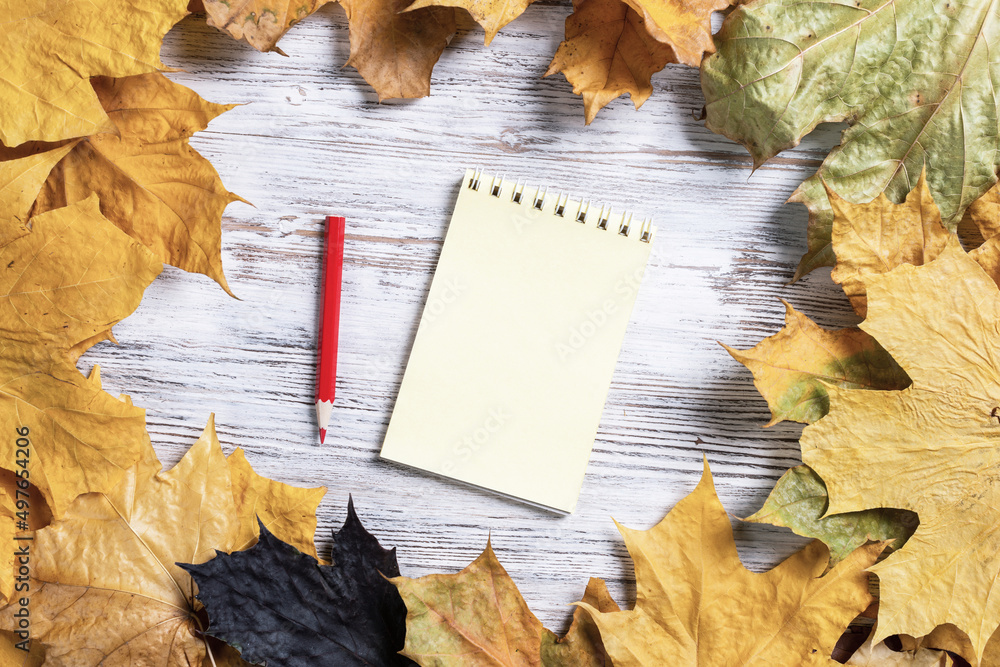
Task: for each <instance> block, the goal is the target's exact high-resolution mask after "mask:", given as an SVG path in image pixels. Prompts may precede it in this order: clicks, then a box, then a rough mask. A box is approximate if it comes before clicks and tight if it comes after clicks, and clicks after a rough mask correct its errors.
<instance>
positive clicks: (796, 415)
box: [723, 301, 910, 426]
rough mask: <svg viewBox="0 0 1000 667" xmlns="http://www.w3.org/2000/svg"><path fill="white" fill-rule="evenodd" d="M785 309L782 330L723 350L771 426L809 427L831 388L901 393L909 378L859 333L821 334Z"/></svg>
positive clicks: (822, 331)
mask: <svg viewBox="0 0 1000 667" xmlns="http://www.w3.org/2000/svg"><path fill="white" fill-rule="evenodd" d="M782 303H784V304H785V327H784V328H783V329H782V330H781V331H779V332H778V333H776V334H775V335H773V336H771V337H769V338H765V339H764V340H762V341H761V342H760V343H758V344H757V345H756V346H754V347H753V348H751V349H749V350H737V349H734V348H731V347H729V346H728V345H723V347H724V348H726V351H727V352H729V354H731V355H732V356H733V358H734V359H736V361H738V362H740V363H741V364H743V365H744V366H746V367H747V368H748V369H750V372H751V373H753V382H754V385H755V386H756V387H757V390H758V391H759V392H760V394H761V396H763V397H764V399H765V400H766V401H767V405H768V407H769V408H770V409H771V421H769V422H768V423H767V424H765V426H773V425H774V424H777V423H778V422H780V421H782V420H785V419H790V420H792V421H797V422H804V423H807V424H808V423H812V422H814V421H816V420H817V419H819V418H820V417H822V416H823V415H825V414H826V412H827V409H828V408H829V404H830V399H829V397H828V395H827V387H828V386H829V385H830V384H831V383H832V384H836V385H838V386H841V387H854V388H857V389H903V388H904V387H906V386H907V385H909V384H910V379H909V378H908V377H907V376H906V373H904V372H903V369H901V368H900V367H899V365H898V364H897V363H896V362H895V361H893V359H892V357H891V356H889V353H888V352H886V351H885V350H884V349H882V346H881V345H879V344H878V342H876V341H875V339H874V338H872V337H871V336H869V335H868V334H866V333H865V332H864V331H861V330H859V329H839V330H837V331H827V330H826V329H823V328H821V327H819V326H818V325H816V323H815V322H813V321H812V320H810V319H809V318H808V317H806V316H805V315H803V314H802V313H800V312H798V311H797V310H795V309H794V308H792V306H791V304H790V303H788V302H787V301H782Z"/></svg>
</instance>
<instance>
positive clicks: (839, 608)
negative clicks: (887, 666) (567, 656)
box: [581, 461, 884, 667]
mask: <svg viewBox="0 0 1000 667" xmlns="http://www.w3.org/2000/svg"><path fill="white" fill-rule="evenodd" d="M619 530H620V531H621V533H622V535H623V536H624V538H625V546H626V547H628V551H629V555H630V556H631V557H632V561H633V562H634V563H635V576H636V587H637V589H638V591H637V598H636V603H635V608H633V609H632V610H630V611H621V612H611V613H605V612H601V611H600V610H598V609H595V608H594V607H593V606H591V605H588V604H586V603H581V606H582V607H583V608H584V609H586V610H587V611H588V612H590V614H591V616H592V617H593V619H594V621H595V623H596V624H597V627H598V629H599V630H600V633H601V639H602V640H603V642H604V647H605V649H606V650H607V652H608V655H610V656H611V660H612V661H613V663H614V665H615V667H661V666H662V665H704V666H706V667H708V666H716V665H717V666H718V667H730V666H731V665H745V666H747V667H751V666H758V665H759V666H760V667H772V666H773V665H829V664H836V663H833V661H832V660H830V658H829V656H830V654H831V653H832V651H833V648H834V645H835V644H836V643H837V639H838V638H839V637H840V635H841V633H842V632H843V631H844V629H846V627H847V625H848V624H849V623H850V622H851V620H852V619H854V617H855V616H856V615H857V614H858V613H859V612H861V611H862V610H864V609H865V607H867V606H868V604H869V603H870V602H871V599H872V598H871V596H870V594H869V593H868V575H867V573H865V572H864V569H865V568H866V567H868V566H870V565H871V564H872V563H874V562H875V559H876V558H877V557H878V555H879V553H880V552H881V551H882V549H883V547H884V543H877V542H876V543H871V544H868V545H865V546H863V547H861V548H860V549H858V550H856V551H855V552H854V553H853V554H851V555H850V556H848V557H847V558H846V559H845V560H844V561H843V562H841V563H840V564H839V565H837V566H836V567H834V568H833V569H832V570H830V571H829V572H827V573H826V574H825V575H823V572H824V571H825V570H826V568H827V564H828V556H829V552H828V551H827V548H826V547H825V546H823V544H822V543H820V542H818V541H817V542H813V543H811V544H810V545H808V546H807V547H806V548H805V549H803V550H802V551H800V552H798V553H797V554H795V555H793V556H791V557H789V558H788V559H786V560H785V561H784V562H782V563H781V564H779V565H778V566H777V567H775V568H774V569H773V570H770V571H769V572H765V573H761V574H758V573H755V572H750V571H749V570H747V569H746V568H744V567H743V565H742V563H740V559H739V555H738V554H737V552H736V544H735V542H734V541H733V531H732V527H731V526H730V524H729V517H728V515H727V514H726V511H725V510H724V509H723V508H722V504H721V503H720V502H719V499H718V497H717V496H716V494H715V486H714V484H713V483H712V474H711V472H710V471H709V469H708V463H707V461H706V463H705V472H704V474H703V475H702V479H701V482H700V483H699V484H698V486H697V488H695V490H694V491H693V492H692V493H691V494H690V495H689V496H687V497H686V498H685V499H683V500H681V501H680V502H679V503H677V505H676V506H675V507H674V508H673V509H672V510H671V511H670V513H669V514H667V516H666V517H665V518H664V519H663V520H662V521H661V522H660V523H659V524H657V525H656V526H654V527H653V528H651V529H650V530H648V531H638V530H632V529H629V528H625V527H624V526H620V525H619ZM821 575H823V576H821Z"/></svg>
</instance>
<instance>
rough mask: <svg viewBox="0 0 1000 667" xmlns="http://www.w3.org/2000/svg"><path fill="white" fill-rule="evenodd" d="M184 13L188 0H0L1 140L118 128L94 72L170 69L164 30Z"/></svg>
mask: <svg viewBox="0 0 1000 667" xmlns="http://www.w3.org/2000/svg"><path fill="white" fill-rule="evenodd" d="M185 14H187V0H88V1H87V2H77V1H76V0H0V16H2V17H3V19H0V62H3V63H4V67H3V71H2V73H0V81H2V82H3V83H4V84H5V85H4V99H3V104H0V143H2V144H4V145H5V146H17V145H19V144H22V143H24V142H26V141H61V140H63V139H71V138H73V137H83V136H88V135H93V134H98V133H103V132H112V133H113V132H114V131H115V126H114V124H113V123H112V122H111V121H110V119H109V118H108V116H107V114H105V112H104V110H103V109H102V108H101V105H100V103H99V101H98V99H97V96H96V95H95V94H94V90H93V88H92V87H91V85H90V77H92V76H114V77H122V76H131V75H134V74H144V73H146V72H155V71H157V70H162V69H165V66H164V65H163V63H162V62H160V45H161V43H162V41H163V36H164V35H165V34H167V31H169V30H170V28H171V27H173V25H174V24H175V23H177V22H178V21H180V20H181V19H182V18H184V16H185ZM110 17H114V20H109V18H110Z"/></svg>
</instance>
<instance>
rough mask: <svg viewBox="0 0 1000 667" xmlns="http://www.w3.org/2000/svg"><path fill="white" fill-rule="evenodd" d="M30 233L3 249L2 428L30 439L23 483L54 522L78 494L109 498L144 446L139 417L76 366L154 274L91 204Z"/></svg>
mask: <svg viewBox="0 0 1000 667" xmlns="http://www.w3.org/2000/svg"><path fill="white" fill-rule="evenodd" d="M7 224H15V223H11V222H8V223H7ZM31 225H32V228H31V231H30V232H29V233H26V234H24V235H22V236H19V237H17V238H16V239H14V240H13V241H10V242H9V243H7V244H6V245H5V246H3V247H0V264H2V265H3V266H5V267H6V268H7V270H6V271H4V272H3V273H0V330H2V331H3V338H2V341H0V428H2V429H3V430H4V432H6V433H14V432H15V429H28V431H29V435H28V436H27V437H28V438H29V440H30V443H31V448H32V452H33V456H32V457H31V458H30V459H29V465H28V471H29V473H30V481H31V483H32V484H35V485H36V486H37V487H38V488H39V489H40V490H41V492H42V493H43V494H44V496H45V499H46V501H47V502H48V504H49V506H50V507H51V508H52V511H53V513H54V514H55V515H57V516H59V515H62V514H63V513H64V512H65V511H66V509H67V508H68V507H69V504H70V502H72V500H73V499H74V498H75V497H76V496H78V495H79V494H81V493H87V492H90V491H110V490H111V489H113V488H115V487H116V486H117V485H118V484H119V483H120V481H121V479H122V476H123V474H124V470H125V469H126V468H128V467H129V466H130V465H132V464H134V463H135V461H136V460H137V459H138V457H139V456H140V453H141V451H142V448H143V446H148V442H149V440H148V436H147V435H146V428H145V417H144V411H143V410H140V409H138V408H135V407H134V406H132V405H131V404H130V403H126V402H123V401H119V400H117V399H115V398H113V397H112V396H110V395H108V394H106V393H104V391H103V390H102V389H101V388H100V383H99V382H94V381H91V380H87V379H86V378H84V377H83V376H82V375H81V374H80V372H79V371H78V370H77V369H76V361H77V359H78V358H79V356H80V355H81V354H82V353H83V352H84V351H85V350H86V349H87V348H88V347H90V346H91V345H93V344H94V343H96V342H97V341H100V340H104V339H106V338H110V336H111V327H112V326H113V325H114V324H116V323H117V322H118V321H119V320H121V319H122V318H124V317H126V316H128V315H129V314H130V313H131V312H132V311H133V310H134V309H135V308H136V306H138V304H139V300H140V299H141V298H142V293H143V290H145V288H146V286H147V285H149V283H150V282H152V280H153V279H154V278H155V277H156V276H157V274H159V272H160V269H161V265H160V263H159V262H158V261H156V258H155V257H153V255H152V254H151V253H150V252H149V250H147V249H146V248H145V247H143V246H142V245H141V244H139V243H137V242H136V241H134V240H133V239H131V238H129V237H128V236H127V235H126V234H124V233H123V232H121V231H120V230H119V229H117V228H116V227H115V226H114V225H112V224H111V223H110V222H109V221H108V220H107V219H106V218H104V217H103V216H102V215H101V213H100V210H99V209H98V203H97V197H96V196H91V197H89V198H88V199H85V200H83V201H81V202H78V203H76V204H74V205H72V206H68V207H66V208H62V209H58V210H55V211H51V212H49V213H44V214H42V215H39V216H36V217H34V218H32V221H31ZM15 449H16V444H15V440H14V439H12V438H5V439H3V441H2V442H0V468H6V469H8V470H13V471H15V472H16V464H15V461H16V460H17V459H18V458H19V457H17V456H16V455H15V454H16V452H15Z"/></svg>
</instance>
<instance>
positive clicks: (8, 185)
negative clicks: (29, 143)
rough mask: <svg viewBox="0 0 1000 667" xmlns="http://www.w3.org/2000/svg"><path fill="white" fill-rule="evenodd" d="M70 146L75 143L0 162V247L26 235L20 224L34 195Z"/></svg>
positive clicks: (36, 194)
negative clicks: (1, 222) (0, 225)
mask: <svg viewBox="0 0 1000 667" xmlns="http://www.w3.org/2000/svg"><path fill="white" fill-rule="evenodd" d="M74 145H75V142H68V143H66V145H64V146H58V147H56V148H53V149H51V150H47V151H41V152H38V153H34V154H27V155H24V156H23V157H20V158H19V159H10V160H6V161H3V162H0V220H3V221H4V224H3V232H2V234H3V235H2V236H0V245H2V244H6V243H7V242H9V241H12V240H13V239H14V238H16V237H18V236H22V235H23V234H25V233H27V231H28V228H27V227H26V226H24V223H26V222H27V221H28V212H29V211H30V210H31V207H32V205H33V204H34V203H35V199H37V198H38V192H39V191H40V190H41V189H42V185H43V184H44V183H45V181H46V180H47V179H48V177H49V173H50V172H51V171H52V168H53V167H54V166H56V163H57V162H59V160H61V159H63V158H64V157H65V156H66V154H67V153H69V152H70V150H72V149H73V146H74ZM0 151H3V148H2V147H0ZM9 152H12V151H9ZM8 221H9V222H8Z"/></svg>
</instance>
